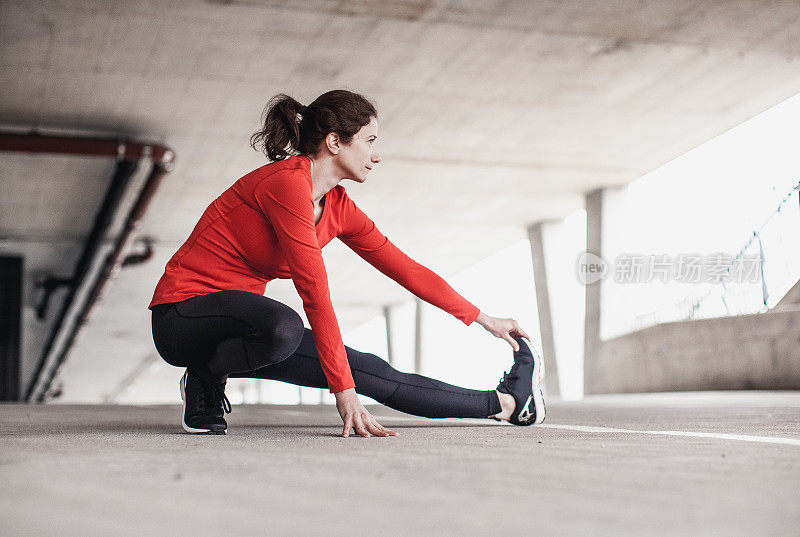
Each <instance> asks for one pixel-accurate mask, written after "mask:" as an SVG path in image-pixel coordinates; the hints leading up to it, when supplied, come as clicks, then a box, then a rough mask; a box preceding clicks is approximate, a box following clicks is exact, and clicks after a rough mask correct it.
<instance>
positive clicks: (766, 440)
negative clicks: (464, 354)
mask: <svg viewBox="0 0 800 537" xmlns="http://www.w3.org/2000/svg"><path fill="white" fill-rule="evenodd" d="M375 417H376V418H377V419H379V420H386V421H387V422H392V421H412V422H413V421H416V422H423V423H424V422H426V421H427V420H426V419H425V418H412V417H406V416H375ZM446 419H447V420H448V422H451V423H460V424H464V425H487V424H489V425H493V424H496V422H492V421H489V420H485V419H483V420H481V419H469V418H467V419H459V418H446ZM384 425H385V424H384ZM497 425H500V424H499V423H497ZM503 425H506V423H505V422H504V423H503ZM387 427H391V426H388V425H387ZM533 427H546V428H548V429H564V430H567V431H580V432H582V433H626V434H654V435H660V436H688V437H695V438H716V439H718V440H738V441H740V442H758V443H762V444H782V445H786V446H800V439H798V438H783V437H780V436H751V435H745V434H725V433H703V432H700V431H638V430H634V429H617V428H614V427H591V426H588V425H562V424H556V423H541V424H539V425H533Z"/></svg>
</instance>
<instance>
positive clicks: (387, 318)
mask: <svg viewBox="0 0 800 537" xmlns="http://www.w3.org/2000/svg"><path fill="white" fill-rule="evenodd" d="M383 320H384V322H385V323H386V360H387V361H388V362H389V365H391V366H394V365H395V360H394V349H393V347H392V307H391V306H389V305H386V306H384V307H383Z"/></svg>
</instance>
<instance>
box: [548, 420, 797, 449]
mask: <svg viewBox="0 0 800 537" xmlns="http://www.w3.org/2000/svg"><path fill="white" fill-rule="evenodd" d="M536 427H548V428H550V429H566V430H569V431H581V432H584V433H628V434H655V435H661V436H690V437H695V438H716V439H719V440H739V441H742V442H760V443H763V444H783V445H787V446H800V439H797V438H783V437H780V436H750V435H745V434H725V433H703V432H700V431H636V430H632V429H615V428H613V427H588V426H585V425H558V424H554V423H553V424H551V423H542V424H539V425H537V426H536Z"/></svg>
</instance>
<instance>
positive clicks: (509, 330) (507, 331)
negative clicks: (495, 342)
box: [475, 312, 531, 351]
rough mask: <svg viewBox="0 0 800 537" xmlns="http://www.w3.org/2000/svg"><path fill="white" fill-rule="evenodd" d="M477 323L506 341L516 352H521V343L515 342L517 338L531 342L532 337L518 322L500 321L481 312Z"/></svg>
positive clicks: (511, 320) (510, 320)
mask: <svg viewBox="0 0 800 537" xmlns="http://www.w3.org/2000/svg"><path fill="white" fill-rule="evenodd" d="M475 321H476V322H477V323H478V324H480V325H481V326H482V327H484V328H485V329H486V330H488V331H489V332H491V333H492V335H493V336H495V337H499V338H502V339H505V340H506V341H508V343H509V345H511V347H512V348H513V349H514V350H515V351H518V350H519V343H517V342H516V341H514V338H515V337H524V338H527V339H528V340H530V339H531V338H530V336H529V335H528V334H527V333H525V331H524V330H523V329H522V328H520V327H519V324H517V321H515V320H514V319H500V318H498V317H490V316H489V315H486V314H485V313H483V312H481V313H480V314H479V315H478V318H477V319H475Z"/></svg>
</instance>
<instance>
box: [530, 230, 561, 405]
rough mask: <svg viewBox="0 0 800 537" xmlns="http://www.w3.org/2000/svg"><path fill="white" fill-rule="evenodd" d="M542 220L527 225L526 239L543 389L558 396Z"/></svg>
mask: <svg viewBox="0 0 800 537" xmlns="http://www.w3.org/2000/svg"><path fill="white" fill-rule="evenodd" d="M542 225H543V222H537V223H536V224H533V225H532V226H530V227H528V240H529V241H530V245H531V258H532V260H533V283H534V287H535V288H536V307H537V310H538V312H539V332H540V335H541V338H542V341H541V346H542V353H543V354H544V356H543V358H544V365H545V371H546V375H545V378H544V384H545V389H546V390H547V395H548V396H556V397H558V396H560V395H561V390H560V388H559V385H558V367H557V361H556V347H555V339H554V337H553V321H552V318H551V316H550V294H549V292H548V288H547V270H546V269H545V264H544V240H543V234H542Z"/></svg>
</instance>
